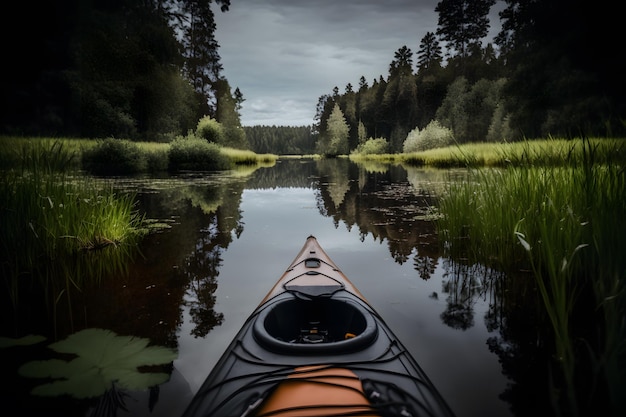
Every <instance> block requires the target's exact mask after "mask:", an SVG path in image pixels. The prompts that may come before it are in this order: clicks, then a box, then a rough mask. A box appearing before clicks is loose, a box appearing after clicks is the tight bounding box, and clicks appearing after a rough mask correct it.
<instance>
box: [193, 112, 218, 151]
mask: <svg viewBox="0 0 626 417" xmlns="http://www.w3.org/2000/svg"><path fill="white" fill-rule="evenodd" d="M196 136H197V137H198V138H201V139H204V140H207V141H209V142H213V143H218V144H222V142H223V140H224V129H223V128H222V124H221V123H220V122H218V121H217V120H215V119H212V118H211V117H210V116H204V117H203V118H202V119H200V120H199V121H198V126H197V127H196Z"/></svg>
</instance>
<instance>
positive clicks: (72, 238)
mask: <svg viewBox="0 0 626 417" xmlns="http://www.w3.org/2000/svg"><path fill="white" fill-rule="evenodd" d="M75 155H76V154H75V152H73V151H69V150H66V149H65V147H64V145H63V144H62V143H61V142H41V143H40V144H37V145H36V146H31V147H28V148H27V149H22V151H21V166H20V167H19V169H12V170H4V171H2V173H1V174H0V175H1V181H0V204H1V206H0V210H1V212H2V213H1V214H2V215H1V220H0V245H1V246H0V248H1V254H0V259H1V262H0V265H1V269H2V271H1V272H2V276H3V280H4V284H5V286H6V287H7V289H8V292H9V298H10V302H11V303H12V304H13V307H14V310H17V307H18V304H19V302H20V300H21V298H22V296H23V295H22V290H23V289H24V288H29V287H30V288H32V286H33V285H36V286H37V288H40V289H41V291H43V293H44V300H45V302H46V303H47V305H48V308H49V311H54V308H55V306H56V304H58V302H59V301H60V299H61V297H62V296H65V297H69V296H70V294H71V292H72V290H73V289H80V288H81V286H82V285H83V284H84V280H89V279H91V280H94V279H99V278H101V277H102V275H103V274H104V273H105V272H106V271H109V270H111V269H112V268H116V267H119V266H120V265H121V264H123V259H124V258H125V257H126V256H127V255H129V254H130V252H131V250H130V248H132V247H133V246H134V243H135V242H136V239H138V238H139V237H140V236H141V231H140V230H141V229H140V226H141V223H142V220H143V219H142V216H141V215H140V214H139V213H138V212H137V211H136V209H135V199H134V196H133V195H130V194H117V193H115V192H114V190H113V189H112V188H109V187H105V188H101V187H99V186H97V185H96V184H95V182H94V181H92V180H90V179H89V178H88V177H82V178H81V179H75V178H74V177H70V176H69V175H68V174H69V173H70V172H71V171H69V167H70V166H72V163H73V161H74V158H75ZM107 248H116V249H118V248H119V250H106V249H107ZM95 253H98V254H101V255H102V256H101V257H100V261H101V262H100V264H98V263H97V262H94V261H95V260H94V254H95ZM68 305H69V302H68Z"/></svg>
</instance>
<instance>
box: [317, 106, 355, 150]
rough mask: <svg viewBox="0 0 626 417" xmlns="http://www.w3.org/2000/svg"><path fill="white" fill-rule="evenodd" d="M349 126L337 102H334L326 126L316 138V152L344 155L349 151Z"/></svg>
mask: <svg viewBox="0 0 626 417" xmlns="http://www.w3.org/2000/svg"><path fill="white" fill-rule="evenodd" d="M349 130H350V127H349V126H348V123H347V122H346V119H345V118H344V115H343V112H342V111H341V108H339V104H335V105H334V107H333V111H332V112H331V114H330V117H329V118H328V127H327V128H326V132H324V134H323V135H320V139H319V140H318V147H317V148H318V152H319V153H321V154H322V155H325V156H337V155H345V154H347V153H348V152H349V147H348V135H349V133H350V132H349Z"/></svg>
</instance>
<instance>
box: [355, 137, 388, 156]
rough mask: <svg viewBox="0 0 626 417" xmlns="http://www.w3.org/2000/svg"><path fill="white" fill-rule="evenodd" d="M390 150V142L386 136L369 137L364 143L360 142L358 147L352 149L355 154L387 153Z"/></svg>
mask: <svg viewBox="0 0 626 417" xmlns="http://www.w3.org/2000/svg"><path fill="white" fill-rule="evenodd" d="M388 151H389V142H387V139H385V138H376V139H374V138H369V139H368V140H367V141H365V142H364V143H361V144H359V146H357V148H356V149H355V150H354V151H352V153H354V154H362V155H375V154H385V153H387V152H388Z"/></svg>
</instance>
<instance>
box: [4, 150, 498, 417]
mask: <svg viewBox="0 0 626 417" xmlns="http://www.w3.org/2000/svg"><path fill="white" fill-rule="evenodd" d="M450 175H451V174H450V172H442V171H427V170H418V169H408V168H405V167H401V166H397V165H389V166H388V165H372V164H366V165H357V164H354V163H351V162H350V161H349V160H347V159H333V160H304V159H303V160H299V159H294V160H289V159H287V160H281V161H279V162H278V163H277V164H276V165H275V166H274V167H272V168H267V169H265V168H263V169H258V170H257V171H255V172H252V173H250V175H249V176H247V177H246V176H242V175H236V174H234V173H222V174H186V175H181V176H176V177H171V178H170V177H168V178H132V179H131V178H120V179H115V181H114V183H115V186H116V187H117V188H118V189H119V190H120V192H122V191H132V192H134V193H137V195H138V198H139V207H140V208H141V210H143V211H144V212H145V213H146V215H147V216H148V217H149V218H151V219H154V221H155V222H157V223H160V224H163V225H167V226H168V227H167V228H165V227H164V228H163V229H161V230H160V231H159V232H157V233H152V234H150V235H149V236H147V237H146V238H145V239H144V241H143V242H142V244H141V246H140V253H139V254H137V255H136V256H135V257H134V258H132V259H130V260H128V261H127V262H126V263H125V265H124V268H123V269H124V270H123V272H116V273H115V274H112V275H110V276H108V278H107V279H104V280H102V281H101V282H100V283H98V284H97V285H91V286H86V287H85V288H82V289H81V291H79V292H77V294H75V295H73V298H72V303H73V311H80V312H81V314H80V316H78V317H74V320H73V321H72V322H71V325H70V324H69V323H70V321H69V319H68V317H67V316H64V315H63V314H64V312H63V311H59V312H58V315H57V318H56V319H57V320H58V321H59V323H62V325H61V326H60V330H61V331H60V334H62V335H63V336H69V335H71V334H73V333H75V332H78V331H80V330H82V329H85V328H93V327H97V328H102V329H108V330H110V331H113V332H115V333H116V334H119V335H132V336H134V337H140V338H145V339H147V340H150V343H151V345H154V346H162V347H166V348H169V349H174V350H176V349H178V348H179V347H180V346H179V345H180V343H181V339H184V340H185V343H193V342H192V341H189V340H187V336H190V338H189V339H194V340H195V339H197V343H198V344H199V345H201V346H202V348H204V349H209V348H208V347H206V346H208V345H209V342H210V341H212V340H213V339H214V338H215V337H216V336H214V335H215V334H216V332H219V331H220V330H223V329H222V326H227V325H228V326H231V325H232V324H230V323H228V320H229V318H228V317H226V316H225V314H224V311H225V310H226V309H228V308H232V306H229V305H227V303H226V302H225V301H224V299H221V302H220V299H219V298H218V296H217V293H218V290H219V289H220V288H222V289H223V288H224V287H227V286H228V285H230V286H236V285H237V284H234V283H231V282H227V281H226V278H228V279H233V277H232V274H231V276H229V277H220V272H221V271H222V270H223V268H224V258H225V256H226V254H227V253H228V251H229V250H232V248H231V246H233V243H234V242H235V241H238V240H240V239H241V238H242V236H246V232H248V233H250V232H251V229H252V226H251V225H250V226H248V225H246V222H251V221H252V219H253V218H254V210H255V208H254V207H251V208H250V209H249V210H250V212H249V213H244V212H242V208H241V206H242V196H243V194H244V191H245V190H277V191H278V192H279V193H281V194H282V195H284V196H285V198H286V199H287V200H288V199H289V193H290V190H296V189H297V190H310V192H311V194H312V195H313V198H314V204H315V207H313V210H310V212H312V213H310V212H307V214H308V217H307V219H311V218H313V217H316V218H319V217H322V218H324V219H331V221H332V225H333V227H334V228H335V229H339V228H340V226H344V227H345V228H346V230H347V233H348V234H353V235H356V236H358V240H359V241H360V242H361V243H363V242H365V241H366V240H369V239H370V238H371V239H373V240H374V241H375V242H377V243H380V244H381V246H383V247H384V249H385V250H386V252H387V253H388V254H389V257H391V259H393V262H394V263H395V264H396V265H399V266H406V267H408V269H409V270H411V271H412V272H413V273H414V274H415V276H417V277H418V278H419V280H420V281H421V282H420V284H424V285H425V286H427V287H428V288H430V291H429V295H431V297H432V298H431V300H435V299H437V300H440V301H442V302H445V304H444V307H443V308H440V306H439V305H438V304H435V306H436V308H438V309H439V313H438V315H439V317H438V318H437V317H435V321H438V323H435V324H433V326H434V325H440V323H439V321H440V320H441V321H442V322H443V323H444V324H445V327H446V328H447V329H446V330H463V331H465V332H470V331H471V330H472V329H473V328H475V327H478V326H477V323H476V321H475V317H474V316H475V314H476V309H477V303H487V304H488V305H489V306H490V307H489V309H488V312H487V313H486V315H485V323H486V324H487V327H488V328H489V330H490V331H495V330H496V329H502V328H503V323H504V320H503V319H502V317H504V315H505V314H506V313H505V311H506V310H505V308H504V306H503V304H504V303H503V301H502V298H501V295H500V294H499V292H498V288H499V285H500V283H499V280H498V277H497V274H494V273H493V272H492V271H488V270H485V269H484V268H481V267H479V266H471V265H470V266H468V265H462V264H458V263H454V262H452V261H450V260H446V259H444V258H442V256H441V251H440V247H439V242H438V239H437V234H436V230H435V225H434V223H433V221H432V218H433V215H436V211H435V210H434V208H435V207H436V194H437V192H438V190H440V189H441V187H442V186H443V184H445V182H446V181H449V180H450ZM107 181H108V180H107ZM270 198H271V197H270ZM281 201H283V200H281ZM269 204H272V203H271V202H270V203H269ZM295 208H300V207H297V206H287V207H286V208H285V209H286V210H294V209H295ZM280 220H281V219H279V220H278V222H277V223H273V222H270V219H265V221H267V222H269V228H270V231H269V234H270V235H271V236H276V240H280V239H281V236H283V237H284V236H285V234H286V230H285V229H286V228H287V227H289V226H287V225H286V224H281V222H280ZM303 222H305V220H303ZM303 227H304V226H303ZM309 232H310V231H309ZM298 233H300V231H298ZM304 237H306V236H305V235H304V234H302V238H304ZM266 239H267V236H260V239H259V240H258V241H256V242H253V243H252V244H253V245H254V246H251V247H249V251H256V250H258V248H259V247H262V246H265V245H267V243H266ZM284 240H286V239H284ZM292 243H293V242H292ZM300 243H301V241H300V240H298V242H297V244H298V245H299V244H300ZM281 244H282V245H283V246H280V247H279V248H274V249H276V250H277V251H280V250H282V249H285V248H286V249H285V251H288V253H286V256H288V257H289V259H285V263H284V265H280V266H281V267H282V266H286V265H287V262H288V261H290V260H291V259H292V257H293V256H294V255H295V252H293V250H294V248H291V247H290V244H289V242H282V243H281ZM298 245H296V246H298ZM297 248H299V246H298V247H297ZM297 248H295V249H297ZM356 249H357V250H358V248H356ZM331 256H332V254H331ZM246 259H247V258H246ZM238 262H242V261H238ZM245 262H247V261H243V262H242V263H245ZM361 262H363V263H364V264H365V265H366V268H367V266H368V265H369V263H372V262H376V261H375V260H368V259H362V260H361ZM244 266H245V271H246V275H247V276H248V279H251V278H250V277H251V276H254V275H255V274H254V273H256V272H258V271H257V269H258V264H255V263H254V262H253V261H251V264H250V265H244ZM440 270H443V271H444V273H443V284H440V283H439V282H437V281H436V280H434V279H433V278H434V277H438V278H439V277H441V272H440ZM438 274H439V275H438ZM257 275H260V274H257ZM275 278H278V276H276V277H275ZM433 281H435V282H433ZM246 284H247V285H249V286H251V287H254V285H256V283H251V282H250V281H247V282H246ZM258 285H259V287H261V288H265V290H268V289H269V287H263V285H264V284H262V283H260V284H258ZM388 285H390V286H393V285H399V284H398V283H397V282H396V283H394V282H390V283H389V284H388ZM254 288H256V287H254ZM396 291H397V292H399V293H402V292H403V288H398V289H396ZM253 295H254V296H258V295H259V296H260V294H253ZM374 296H376V294H374ZM257 301H258V300H257ZM412 302H413V303H414V304H417V303H416V301H415V300H412ZM433 302H434V301H433ZM481 305H482V304H481ZM491 306H493V308H492V307H491ZM251 308H252V306H250V309H251ZM409 314H410V313H409ZM185 317H187V318H188V320H189V322H185ZM36 319H41V317H37V318H36ZM408 327H412V324H409V325H408ZM182 329H184V331H182ZM30 331H32V328H29V327H28V326H25V327H24V328H22V329H20V332H22V333H24V334H27V333H28V332H30ZM506 343H509V341H506ZM506 343H505V341H503V340H501V339H497V340H496V339H495V338H494V339H493V341H492V345H491V346H492V351H494V352H500V351H504V348H505V347H506ZM484 344H485V338H483V340H482V341H481V343H480V345H479V347H478V348H479V349H483V350H484ZM498 349H501V350H498ZM41 354H42V353H41V352H40V351H34V350H24V351H22V352H20V354H19V355H18V356H19V359H20V360H21V361H22V363H23V362H26V361H30V360H33V359H37V358H39V357H40V355H41ZM13 368H14V367H13ZM7 369H9V370H10V369H11V367H9V368H7ZM165 372H168V375H169V378H170V381H169V382H168V383H165V384H156V385H153V386H151V387H150V388H149V389H148V390H147V391H146V390H143V391H137V392H134V391H132V390H124V389H117V390H116V391H114V392H113V391H111V392H108V394H107V396H108V397H107V398H105V397H106V396H105V397H102V399H101V401H103V402H102V404H108V405H107V406H106V407H104V406H103V407H100V408H99V409H98V410H99V412H103V410H105V411H104V414H106V412H107V411H106V410H109V411H108V412H111V414H110V415H114V413H113V411H112V410H115V412H117V413H118V415H124V414H125V413H126V414H128V415H138V416H148V415H150V416H155V415H176V414H178V413H179V412H180V411H182V410H180V408H174V409H173V410H172V409H171V408H168V407H173V404H176V403H177V402H178V404H177V406H178V407H181V405H180V401H181V399H182V398H187V397H188V395H189V394H191V391H193V389H192V388H190V387H189V383H188V382H187V381H185V380H184V377H182V378H181V376H180V374H178V373H177V372H176V368H175V367H173V366H171V365H170V366H169V367H166V369H165ZM179 378H181V379H182V381H179V380H178V379H179ZM118 388H119V387H118ZM166 389H174V390H175V391H176V393H177V394H176V396H173V397H167V396H166V397H164V396H165V395H167V394H164V391H166ZM16 390H23V386H22V387H19V388H16ZM14 394H16V395H15V397H16V398H19V399H18V400H17V402H18V404H17V407H18V408H20V409H29V407H32V404H33V403H32V401H31V398H30V397H29V396H27V395H26V396H25V395H24V392H20V393H19V394H18V392H17V391H16V392H14ZM143 397H146V398H147V399H145V401H140V400H139V399H140V398H143ZM127 398H133V399H134V401H127V400H126V399H127ZM121 399H125V400H126V401H123V402H122V401H121ZM59 401H65V400H59ZM496 401H497V400H496V399H494V402H496ZM44 403H45V407H43V406H42V409H44V408H49V407H52V409H54V406H51V405H50V403H49V402H47V401H46V402H44ZM111 404H113V405H115V404H118V405H119V404H123V405H124V407H128V410H127V411H125V410H123V409H120V406H118V407H115V406H112V405H111ZM133 404H134V406H133ZM139 404H140V405H139ZM58 407H61V408H63V409H65V410H66V411H67V410H74V411H75V412H74V415H81V416H83V415H86V414H85V407H84V406H81V407H79V406H78V405H77V404H75V403H73V404H64V405H63V406H58ZM91 407H94V406H93V405H91ZM132 407H134V408H132ZM485 408H486V409H487V410H489V409H491V408H490V407H485ZM495 409H498V410H501V408H498V407H497V406H496V407H495ZM467 410H469V408H467ZM469 412H470V411H466V413H469ZM68 415H70V414H68ZM460 415H462V414H460ZM465 415H469V414H465Z"/></svg>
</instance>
